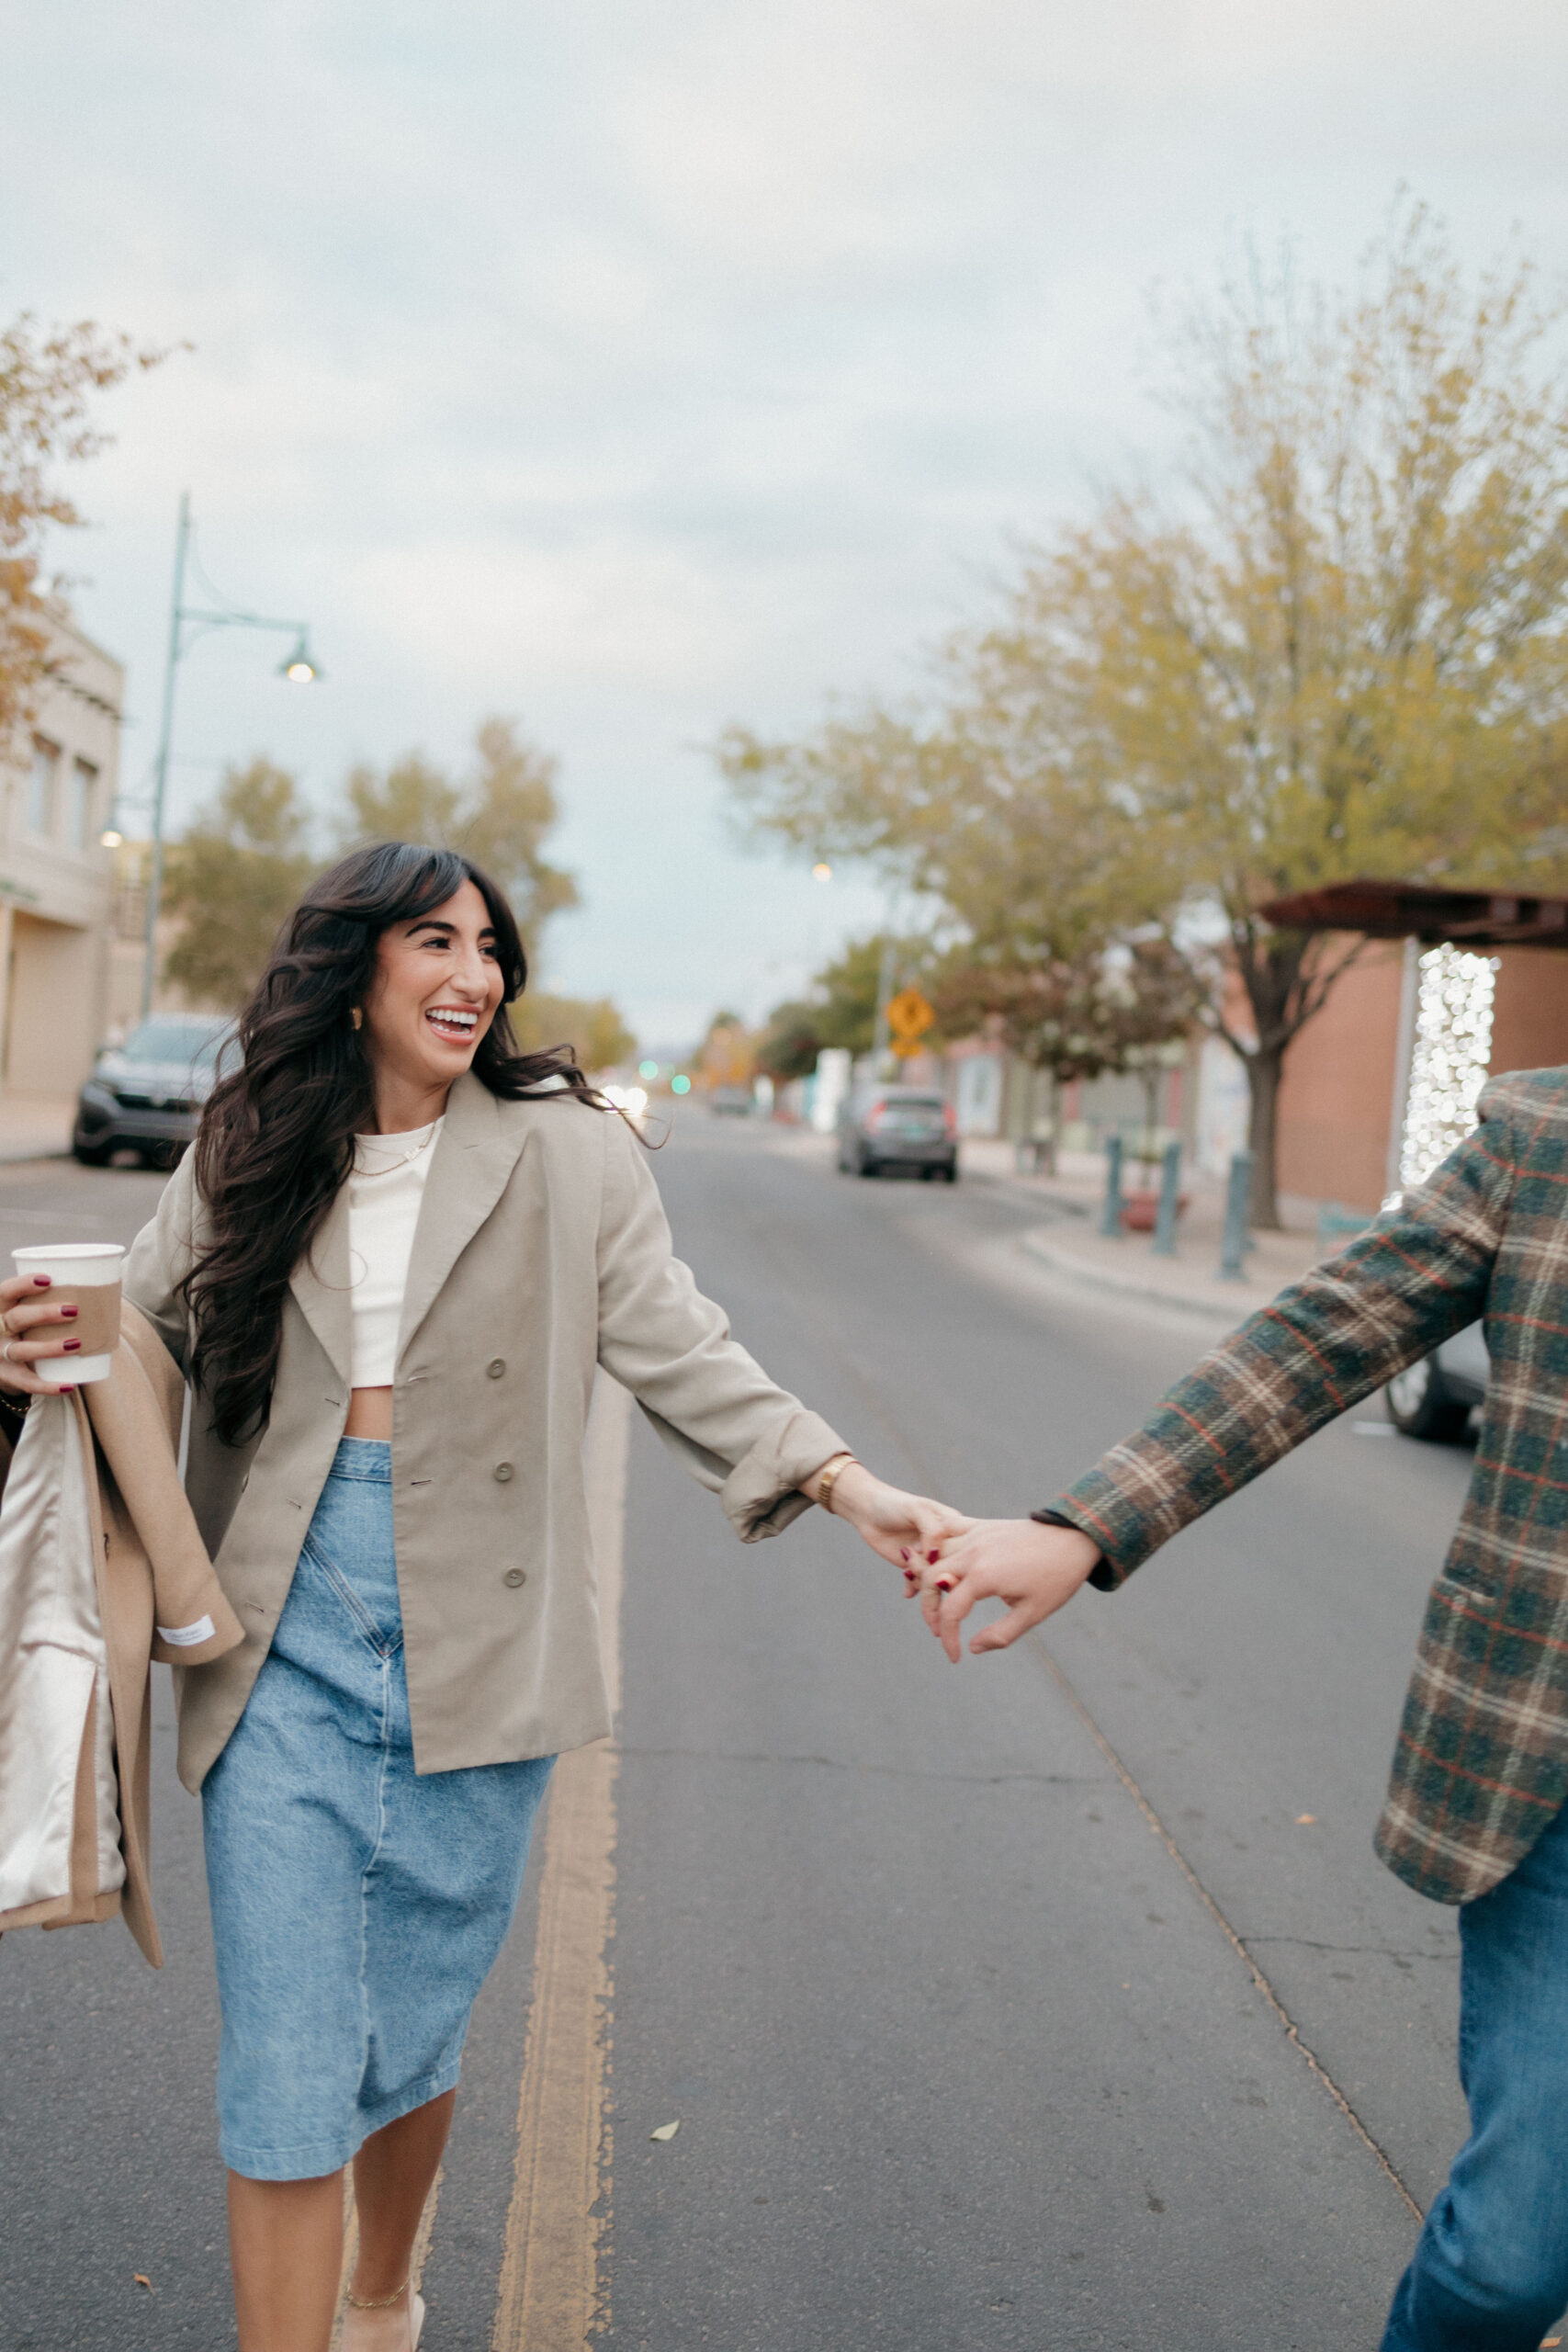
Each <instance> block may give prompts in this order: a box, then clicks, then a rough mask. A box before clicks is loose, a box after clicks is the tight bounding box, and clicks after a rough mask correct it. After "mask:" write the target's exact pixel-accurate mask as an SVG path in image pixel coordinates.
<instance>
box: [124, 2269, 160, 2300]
mask: <svg viewBox="0 0 1568 2352" xmlns="http://www.w3.org/2000/svg"><path fill="white" fill-rule="evenodd" d="M130 2283H131V2285H132V2286H133V2287H145V2288H146V2290H147V2292H148V2293H149V2294H150V2295H151V2294H154V2293H156V2291H157V2290H156V2289H155V2288H154V2287H153V2284H152V2280H151V2278H148V2276H147V2273H146V2272H145V2270H133V2271H132V2272H131V2274H130Z"/></svg>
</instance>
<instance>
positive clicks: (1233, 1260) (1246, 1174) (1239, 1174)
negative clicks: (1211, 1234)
mask: <svg viewBox="0 0 1568 2352" xmlns="http://www.w3.org/2000/svg"><path fill="white" fill-rule="evenodd" d="M1251 1193H1252V1154H1251V1153H1250V1152H1249V1151H1238V1152H1236V1153H1235V1154H1234V1156H1233V1158H1232V1159H1231V1174H1230V1184H1229V1186H1228V1188H1227V1190H1226V1193H1225V1238H1224V1242H1223V1243H1222V1245H1221V1249H1220V1280H1221V1282H1223V1283H1241V1282H1245V1281H1246V1280H1247V1268H1246V1264H1245V1260H1246V1257H1247V1201H1248V1199H1249V1198H1250V1196H1251Z"/></svg>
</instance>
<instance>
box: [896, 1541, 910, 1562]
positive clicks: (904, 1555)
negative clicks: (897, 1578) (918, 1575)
mask: <svg viewBox="0 0 1568 2352" xmlns="http://www.w3.org/2000/svg"><path fill="white" fill-rule="evenodd" d="M908 1556H909V1547H908V1544H901V1545H900V1546H899V1551H898V1557H899V1558H900V1559H901V1560H907V1559H908Z"/></svg>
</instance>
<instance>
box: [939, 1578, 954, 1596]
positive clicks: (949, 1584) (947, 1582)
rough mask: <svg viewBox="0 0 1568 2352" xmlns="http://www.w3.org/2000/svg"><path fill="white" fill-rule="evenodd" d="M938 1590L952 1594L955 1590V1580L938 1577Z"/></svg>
mask: <svg viewBox="0 0 1568 2352" xmlns="http://www.w3.org/2000/svg"><path fill="white" fill-rule="evenodd" d="M936 1589H937V1590H938V1592H951V1591H952V1590H953V1578H952V1577H938V1578H937V1580H936Z"/></svg>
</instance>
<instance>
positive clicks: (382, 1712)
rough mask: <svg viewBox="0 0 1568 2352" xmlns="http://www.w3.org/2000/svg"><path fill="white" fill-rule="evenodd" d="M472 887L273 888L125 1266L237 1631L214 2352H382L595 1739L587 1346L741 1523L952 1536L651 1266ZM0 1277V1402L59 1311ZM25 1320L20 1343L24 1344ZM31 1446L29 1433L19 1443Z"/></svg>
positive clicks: (213, 1728) (183, 1703)
mask: <svg viewBox="0 0 1568 2352" xmlns="http://www.w3.org/2000/svg"><path fill="white" fill-rule="evenodd" d="M526 977H527V975H526V967H525V958H524V954H523V947H522V944H521V941H520V939H519V937H518V932H517V926H516V922H515V921H514V920H513V914H512V910H511V909H510V907H509V906H508V905H507V902H506V899H505V898H504V897H503V896H502V892H501V891H500V890H499V889H498V888H496V886H495V884H494V883H493V882H492V881H491V879H490V878H489V876H486V875H485V874H484V873H482V872H481V871H480V870H479V867H478V866H475V865H471V864H469V863H468V860H466V859H464V858H461V857H458V856H457V855H456V854H453V853H451V852H447V851H436V850H429V849H422V848H414V847H411V846H410V845H408V844H406V843H403V842H382V843H379V844H378V845H376V846H374V847H372V848H369V849H364V850H359V851H356V852H355V854H353V855H352V856H350V857H348V858H345V859H344V861H343V863H342V864H341V865H337V866H335V867H334V868H333V871H332V872H331V873H330V874H328V875H326V876H324V877H323V878H322V879H321V881H320V882H318V883H317V884H316V885H315V886H314V887H313V888H311V889H310V891H309V892H308V893H307V895H306V898H305V899H304V901H303V902H302V904H301V905H300V906H299V908H298V909H297V910H296V911H295V913H294V915H293V917H292V918H291V920H290V922H289V923H288V927H287V929H286V931H285V933H284V936H283V938H282V940H281V942H280V944H279V945H278V947H277V948H276V951H275V953H274V955H273V956H272V960H271V962H270V964H269V965H268V967H267V969H266V971H265V974H264V975H263V977H262V979H261V981H260V982H259V984H258V986H257V988H256V990H255V993H254V997H253V999H252V1001H251V1002H250V1004H249V1005H248V1006H247V1007H246V1009H245V1012H243V1015H242V1016H241V1020H240V1023H239V1030H238V1044H239V1059H238V1063H237V1066H236V1067H235V1068H233V1069H229V1070H227V1071H226V1072H225V1074H224V1075H223V1077H222V1078H221V1079H220V1081H219V1083H218V1085H217V1086H216V1087H215V1088H214V1090H213V1092H212V1095H211V1098H210V1100H209V1103H208V1105H207V1109H206V1112H205V1114H204V1117H203V1123H202V1128H201V1133H200V1136H199V1137H198V1139H197V1148H196V1149H195V1151H193V1152H191V1153H189V1154H188V1155H187V1156H186V1159H185V1160H184V1162H183V1163H182V1165H181V1167H180V1169H179V1170H178V1171H177V1172H176V1174H175V1178H174V1180H173V1182H171V1183H170V1184H169V1186H168V1188H167V1190H166V1191H165V1192H164V1196H163V1200H162V1202H161V1204H160V1206H159V1210H158V1215H157V1216H156V1217H155V1219H154V1220H153V1222H152V1225H150V1226H149V1227H147V1228H146V1230H145V1231H144V1232H143V1233H141V1235H140V1236H139V1237H138V1239H137V1241H136V1243H135V1246H134V1248H133V1249H132V1250H131V1253H130V1258H129V1260H128V1261H127V1264H126V1271H125V1284H124V1295H125V1298H126V1300H127V1301H128V1303H129V1305H130V1307H131V1308H134V1309H137V1310H140V1312H141V1315H142V1316H143V1317H146V1318H147V1319H148V1321H149V1322H151V1324H152V1327H153V1329H155V1331H156V1332H157V1334H158V1337H159V1338H160V1339H161V1340H163V1342H164V1346H165V1347H166V1348H167V1350H168V1351H169V1353H170V1354H171V1355H172V1356H173V1357H174V1358H175V1362H176V1363H177V1364H178V1365H179V1367H180V1369H181V1370H182V1371H183V1372H184V1373H185V1374H186V1376H187V1378H188V1379H189V1381H190V1385H191V1388H192V1392H193V1405H192V1412H191V1419H190V1437H189V1462H188V1470H187V1476H186V1490H187V1492H188V1494H189V1496H190V1498H191V1500H192V1503H193V1506H194V1508H195V1510H196V1512H197V1522H198V1524H199V1526H200V1529H201V1533H202V1537H203V1540H204V1542H205V1543H206V1544H207V1545H208V1547H209V1551H210V1552H211V1554H212V1555H213V1558H214V1563H215V1566H216V1567H217V1571H218V1576H219V1579H220V1583H221V1584H222V1586H223V1589H224V1590H225V1592H226V1593H227V1594H228V1595H229V1597H230V1598H231V1600H232V1602H233V1604H234V1608H235V1611H236V1614H237V1616H238V1618H239V1621H240V1623H242V1624H243V1626H244V1628H245V1639H244V1642H243V1645H241V1646H240V1647H238V1648H235V1649H232V1650H231V1651H230V1652H229V1653H228V1656H227V1657H226V1659H225V1660H224V1661H223V1662H222V1664H221V1667H220V1668H209V1667H201V1668H192V1669H188V1670H184V1671H182V1673H181V1677H180V1691H179V1718H180V1750H179V1769H180V1773H181V1776H182V1778H183V1779H184V1781H185V1782H186V1787H187V1788H190V1789H193V1790H199V1792H200V1794H201V1799H202V1809H203V1823H204V1831H205V1838H206V1853H207V1879H208V1893H209V1900H210V1903H211V1906H212V1921H213V1946H214V1951H215V1954H216V1958H217V1966H218V1984H219V1993H220V1999H221V2003H222V2010H223V2039H222V2045H221V2051H220V2058H219V2067H218V2104H219V2115H220V2144H221V2148H222V2153H223V2156H224V2160H225V2162H226V2164H227V2165H228V2167H229V2176H230V2177H229V2209H230V2234H231V2246H232V2253H233V2262H234V2285H235V2300H236V2303H237V2305H238V2312H239V2336H240V2347H241V2352H326V2346H327V2344H328V2339H329V2335H330V2332H331V2328H332V2323H333V2310H334V2306H335V2301H336V2295H337V2283H338V2275H339V2265H340V2260H341V2257H342V2248H343V2191H342V2181H341V2174H342V2170H343V2167H344V2165H345V2164H346V2163H348V2162H350V2161H352V2162H353V2165H354V2167H355V2199H356V2208H357V2213H358V2240H357V2249H356V2256H355V2272H354V2279H353V2287H352V2291H351V2294H350V2298H349V2302H350V2309H349V2311H348V2314H347V2317H346V2319H345V2322H344V2330H343V2336H342V2342H343V2346H344V2352H412V2346H415V2345H416V2344H417V2342H418V2338H419V2333H420V2326H421V2321H422V2318H423V2306H422V2305H421V2302H420V2299H419V2296H418V2293H417V2291H416V2290H414V2289H413V2288H412V2285H411V2278H410V2266H411V2261H412V2249H413V2245H414V2233H415V2230H416V2228H417V2225H418V2222H419V2217H420V2214H421V2211H422V2210H423V2206H424V2202H425V2198H426V2194H427V2192H428V2190H429V2188H430V2185H431V2182H432V2180H433V2178H434V2174H435V2170H436V2166H437V2165H438V2164H439V2162H440V2157H441V2151H442V2148H443V2145H444V2143H445V2141H446V2131H447V2126H448V2124H449V2122H450V2120H451V2114H452V2104H453V2100H454V2098H455V2096H456V2091H457V2074H458V2067H459V2064H460V2062H461V2055H462V2049H463V2041H464V2036H465V2034H466V2032H467V2029H468V2010H469V2007H470V2006H471V2004H472V2002H473V2000H474V1997H475V1996H476V1995H477V1993H478V1991H479V1986H480V1985H481V1984H482V1983H483V1981H484V1978H485V1975H486V1973H487V1972H488V1971H489V1968H490V1966H491V1962H492V1961H493V1960H494V1958H495V1956H496V1953H497V1952H498V1951H499V1950H500V1948H501V1945H502V1941H503V1939H504V1938H505V1935H506V1931H507V1928H508V1926H509V1925H510V1922H511V1918H512V1914H513V1907H514V1905H515V1904H516V1900H517V1894H518V1890H519V1887H520V1885H521V1883H522V1877H523V1871H524V1866H525V1862H526V1859H527V1853H528V1843H529V1838H530V1835H531V1831H532V1825H533V1821H534V1816H535V1814H536V1811H537V1808H538V1805H539V1803H540V1800H541V1798H542V1797H543V1795H544V1792H545V1788H546V1784H547V1781H548V1778H549V1774H550V1770H551V1766H552V1763H553V1760H554V1758H556V1756H557V1755H558V1754H559V1753H560V1752H561V1751H562V1750H564V1749H570V1748H577V1747H585V1746H587V1745H588V1744H589V1743H590V1742H592V1741H594V1740H597V1739H599V1738H601V1737H602V1736H603V1735H604V1733H605V1732H606V1731H608V1730H609V1728H610V1702H609V1698H608V1692H607V1689H606V1680H605V1672H604V1661H603V1659H602V1657H601V1654H600V1611H599V1606H598V1602H597V1600H596V1595H595V1582H594V1573H593V1563H592V1555H591V1547H590V1540H589V1520H588V1506H587V1498H586V1495H585V1492H584V1485H583V1445H584V1439H585V1435H586V1430H587V1422H588V1405H589V1398H590V1397H591V1395H592V1390H593V1385H594V1378H595V1373H596V1371H597V1369H598V1367H600V1366H603V1367H604V1370H605V1371H606V1372H607V1373H608V1374H610V1375H611V1376H612V1377H613V1378H614V1379H615V1380H616V1381H618V1382H619V1383H620V1384H621V1385H622V1386H623V1387H625V1388H626V1389H627V1390H629V1391H630V1392H631V1394H632V1395H633V1396H634V1397H637V1401H638V1402H639V1403H640V1404H641V1405H642V1406H643V1407H644V1408H646V1410H647V1412H648V1414H649V1419H650V1420H651V1421H652V1423H653V1426H654V1428H655V1430H657V1431H658V1433H659V1435H660V1438H661V1439H662V1440H663V1441H664V1442H665V1443H666V1444H667V1445H668V1446H669V1447H670V1449H671V1452H672V1453H674V1454H675V1455H676V1456H677V1458H678V1459H679V1460H680V1461H681V1462H682V1464H684V1466H685V1467H686V1468H687V1469H689V1470H690V1471H691V1472H692V1474H693V1475H694V1476H695V1477H696V1478H697V1479H699V1480H700V1481H701V1482H702V1483H703V1484H704V1485H705V1486H706V1487H709V1488H710V1489H712V1490H714V1491H716V1493H717V1494H718V1495H719V1498H720V1499H721V1501H722V1504H723V1507H724V1509H725V1510H726V1512H727V1513H728V1517H729V1519H730V1521H731V1523H732V1525H733V1526H734V1527H735V1529H736V1532H737V1533H738V1534H739V1536H740V1537H741V1539H742V1540H743V1541H745V1542H748V1543H750V1542H754V1541H756V1540H757V1538H759V1537H760V1536H764V1535H774V1534H778V1533H781V1532H783V1530H784V1528H785V1527H787V1526H788V1525H789V1524H790V1522H791V1521H793V1520H795V1518H797V1517H798V1516H799V1514H800V1513H801V1512H802V1511H803V1510H806V1509H807V1507H808V1505H809V1504H811V1503H812V1502H818V1503H820V1504H821V1505H822V1507H823V1508H824V1509H825V1510H829V1511H831V1512H832V1513H833V1514H834V1515H835V1516H837V1517H840V1518H842V1519H846V1520H848V1521H849V1522H850V1523H851V1525H852V1526H853V1527H854V1528H855V1529H856V1530H857V1532H859V1533H860V1534H861V1535H862V1536H863V1538H864V1540H865V1541H866V1543H867V1544H870V1545H871V1547H872V1548H873V1550H874V1551H875V1552H876V1553H877V1554H878V1555H879V1556H880V1557H881V1558H883V1559H884V1560H886V1561H888V1562H890V1563H891V1564H893V1566H895V1567H897V1566H899V1565H900V1564H901V1562H907V1561H908V1557H909V1555H910V1553H911V1551H912V1550H914V1549H915V1548H916V1547H918V1546H919V1547H923V1548H924V1549H925V1550H926V1551H927V1552H928V1553H929V1554H930V1555H931V1557H932V1558H934V1557H935V1556H936V1555H937V1551H938V1548H939V1547H940V1545H941V1544H942V1540H943V1538H944V1536H946V1535H949V1534H952V1533H954V1532H957V1531H958V1530H959V1529H960V1528H961V1527H963V1526H964V1524H965V1523H966V1522H964V1521H962V1520H960V1519H959V1518H958V1517H957V1516H956V1514H953V1513H951V1512H947V1511H945V1510H942V1506H941V1505H939V1504H936V1503H933V1502H930V1501H927V1500H925V1499H924V1498H920V1497H918V1496H913V1495H908V1494H904V1493H901V1492H899V1491H898V1490H897V1489H896V1488H894V1487H887V1486H885V1485H884V1484H883V1483H882V1481H881V1480H880V1479H878V1478H875V1477H874V1476H872V1474H871V1472H870V1471H869V1470H867V1469H865V1468H864V1467H863V1465H862V1464H860V1463H858V1462H856V1461H855V1459H854V1457H853V1456H852V1454H851V1453H849V1452H848V1450H847V1449H846V1448H845V1446H844V1445H843V1444H842V1442H840V1439H839V1438H838V1437H837V1436H836V1435H835V1433H834V1431H833V1430H831V1429H829V1426H828V1425H827V1423H826V1422H825V1421H822V1420H819V1419H818V1417H817V1415H816V1414H814V1413H811V1412H808V1411H807V1408H805V1407H804V1406H803V1405H802V1404H801V1403H800V1401H799V1400H798V1398H796V1397H791V1396H790V1395H788V1394H787V1393H786V1392H785V1391H784V1389H781V1388H779V1387H778V1386H777V1385H775V1384H774V1383H773V1381H771V1380H770V1379H769V1378H768V1376H767V1374H765V1373H764V1372H763V1371H762V1369H761V1365H759V1364H757V1363H754V1362H753V1361H752V1359H751V1358H750V1356H749V1355H747V1353H746V1352H745V1351H744V1350H743V1349H741V1348H739V1347H738V1346H737V1345H736V1343H735V1341H734V1340H731V1339H730V1337H729V1333H728V1323H727V1321H726V1319H725V1317H724V1316H723V1314H722V1313H721V1311H720V1310H719V1308H718V1307H716V1306H714V1305H713V1303H712V1302H711V1301H710V1300H708V1299H705V1298H704V1297H702V1296H701V1295H700V1294H699V1293H698V1291H697V1289H696V1286H695V1284H694V1282H693V1280H692V1277H691V1274H690V1273H689V1272H688V1271H687V1269H686V1268H685V1267H684V1266H682V1264H680V1263H679V1261H677V1260H676V1258H675V1256H674V1254H673V1251H672V1250H671V1240H670V1229H669V1227H668V1225H667V1224H666V1222H665V1219H664V1213H663V1209H662V1207H661V1205H660V1199H659V1194H658V1191H657V1188H656V1187H655V1185H654V1182H653V1178H652V1176H651V1174H650V1173H649V1167H648V1163H647V1160H646V1159H645V1157H644V1155H643V1153H642V1151H641V1149H640V1148H639V1146H638V1144H637V1138H636V1136H635V1134H634V1132H633V1130H632V1127H631V1125H629V1123H628V1122H627V1121H626V1119H624V1118H622V1117H620V1116H619V1115H617V1114H616V1112H615V1109H614V1107H613V1106H612V1105H611V1104H610V1103H607V1102H606V1101H605V1100H604V1098H603V1097H601V1096H600V1095H598V1094H596V1093H595V1092H593V1091H592V1090H591V1089H590V1088H589V1087H588V1084H587V1081H586V1080H585V1079H584V1078H583V1076H582V1073H581V1070H580V1069H578V1068H577V1066H576V1064H575V1063H574V1062H573V1061H572V1060H571V1058H570V1055H569V1054H567V1053H565V1052H561V1051H557V1052H553V1053H543V1054H525V1053H522V1052H520V1051H519V1050H518V1048H517V1045H516V1042H515V1039H514V1037H513V1033H512V1029H511V1027H510V1024H509V1023H508V1019H507V1014H506V1009H505V1008H506V1005H507V1004H508V1003H509V1002H510V1001H513V1000H514V999H515V998H516V997H517V996H518V995H519V994H521V992H522V989H523V988H524V985H525V979H526ZM24 1293H25V1294H26V1295H27V1296H28V1297H29V1298H32V1299H33V1300H34V1301H35V1302H36V1298H37V1294H36V1292H34V1291H33V1290H32V1289H31V1287H30V1285H28V1284H26V1283H21V1282H19V1281H18V1282H14V1283H0V1319H4V1321H5V1329H6V1334H7V1335H8V1336H7V1339H6V1349H5V1351H4V1352H5V1355H6V1363H4V1364H0V1387H15V1388H26V1389H32V1388H36V1387H38V1386H39V1385H41V1384H42V1378H43V1374H42V1372H41V1370H40V1369H39V1367H38V1363H37V1360H38V1359H39V1358H40V1357H43V1356H46V1355H51V1354H52V1355H54V1356H58V1355H59V1354H60V1352H61V1350H62V1345H68V1344H69V1343H68V1342H62V1340H61V1339H60V1337H59V1336H58V1327H59V1326H60V1324H61V1322H62V1317H63V1316H64V1315H65V1313H66V1310H64V1309H62V1308H55V1307H50V1306H42V1305H39V1304H37V1303H34V1304H31V1305H28V1304H25V1303H24ZM51 1327H53V1328H52V1329H51ZM26 1442H27V1439H26V1436H24V1440H23V1443H24V1445H25V1444H26Z"/></svg>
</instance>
